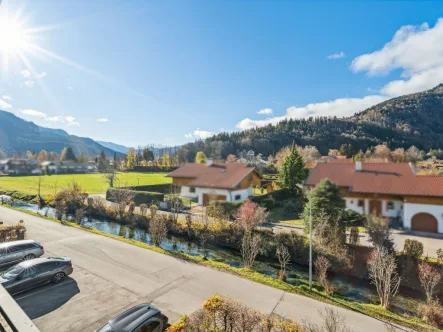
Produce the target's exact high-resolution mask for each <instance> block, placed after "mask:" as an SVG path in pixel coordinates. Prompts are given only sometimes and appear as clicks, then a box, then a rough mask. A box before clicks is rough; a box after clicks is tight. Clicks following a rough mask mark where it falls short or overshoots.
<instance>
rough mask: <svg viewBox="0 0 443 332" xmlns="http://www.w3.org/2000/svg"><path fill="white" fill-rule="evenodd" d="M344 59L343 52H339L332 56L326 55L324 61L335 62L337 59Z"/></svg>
mask: <svg viewBox="0 0 443 332" xmlns="http://www.w3.org/2000/svg"><path fill="white" fill-rule="evenodd" d="M344 57H345V52H343V51H340V52H338V53H334V54H330V55H328V56H327V57H326V59H329V60H337V59H341V58H344Z"/></svg>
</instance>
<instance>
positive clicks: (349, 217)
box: [342, 210, 365, 227]
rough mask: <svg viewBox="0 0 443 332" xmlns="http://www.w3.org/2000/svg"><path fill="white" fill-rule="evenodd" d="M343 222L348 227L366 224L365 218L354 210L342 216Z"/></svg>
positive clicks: (347, 211) (345, 212)
mask: <svg viewBox="0 0 443 332" xmlns="http://www.w3.org/2000/svg"><path fill="white" fill-rule="evenodd" d="M342 220H343V221H344V222H345V223H346V226H348V227H358V226H363V225H364V224H365V217H364V216H362V215H361V214H360V213H357V212H355V211H353V210H345V211H344V212H343V214H342Z"/></svg>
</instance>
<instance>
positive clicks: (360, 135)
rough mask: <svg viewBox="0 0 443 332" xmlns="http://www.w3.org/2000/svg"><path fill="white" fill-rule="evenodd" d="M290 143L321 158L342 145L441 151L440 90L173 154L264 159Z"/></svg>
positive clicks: (216, 139) (224, 137)
mask: <svg viewBox="0 0 443 332" xmlns="http://www.w3.org/2000/svg"><path fill="white" fill-rule="evenodd" d="M292 142H295V143H296V144H298V145H301V146H306V145H314V146H316V147H317V149H318V150H319V151H320V152H321V153H322V154H323V155H324V154H327V153H328V150H329V149H338V148H340V146H341V145H342V144H351V146H352V150H353V153H357V152H358V151H359V150H360V149H361V150H363V151H365V150H366V149H367V148H369V147H373V146H376V145H378V144H382V143H386V144H387V145H388V146H389V147H390V148H391V149H395V148H409V147H410V146H412V145H414V146H416V147H417V148H419V149H423V150H426V151H428V150H429V149H431V148H432V149H439V148H443V84H440V85H438V86H437V87H435V88H433V89H430V90H427V91H424V92H420V93H414V94H410V95H405V96H401V97H397V98H393V99H390V100H387V101H385V102H382V103H380V104H377V105H375V106H373V107H370V108H368V109H366V110H364V111H362V112H358V113H355V114H354V115H353V116H351V117H343V118H338V117H310V118H303V119H287V120H284V121H281V122H279V123H278V124H276V125H267V126H264V127H259V128H253V129H249V130H244V131H240V132H233V133H220V134H218V135H215V136H212V137H210V138H208V139H206V140H205V141H198V142H193V143H188V144H185V145H184V146H183V147H182V149H181V151H179V153H180V154H181V155H183V156H184V158H185V159H187V160H192V159H193V158H194V157H195V153H196V151H204V152H205V153H206V155H208V156H211V157H213V158H226V156H227V155H229V154H237V155H238V153H239V152H240V151H243V150H250V149H252V150H254V151H255V152H256V153H262V154H263V155H264V156H268V155H269V154H274V153H275V152H277V151H278V150H279V149H281V148H282V147H285V146H287V145H290V144H291V143H292Z"/></svg>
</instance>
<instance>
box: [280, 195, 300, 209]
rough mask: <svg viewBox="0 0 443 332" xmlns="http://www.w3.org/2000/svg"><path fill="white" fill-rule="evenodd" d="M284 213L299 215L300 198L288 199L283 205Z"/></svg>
mask: <svg viewBox="0 0 443 332" xmlns="http://www.w3.org/2000/svg"><path fill="white" fill-rule="evenodd" d="M283 209H284V211H285V212H286V213H300V212H301V211H302V210H303V200H302V199H301V197H300V198H293V199H288V200H287V201H285V202H284V203H283Z"/></svg>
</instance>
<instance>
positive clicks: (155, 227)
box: [149, 215, 168, 247]
mask: <svg viewBox="0 0 443 332" xmlns="http://www.w3.org/2000/svg"><path fill="white" fill-rule="evenodd" d="M149 235H151V240H152V242H153V243H154V245H156V246H157V247H160V245H161V243H162V241H163V240H164V239H166V237H167V236H168V229H167V228H166V221H165V220H164V218H163V217H162V216H161V215H159V216H155V217H154V218H152V219H151V220H150V221H149Z"/></svg>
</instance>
